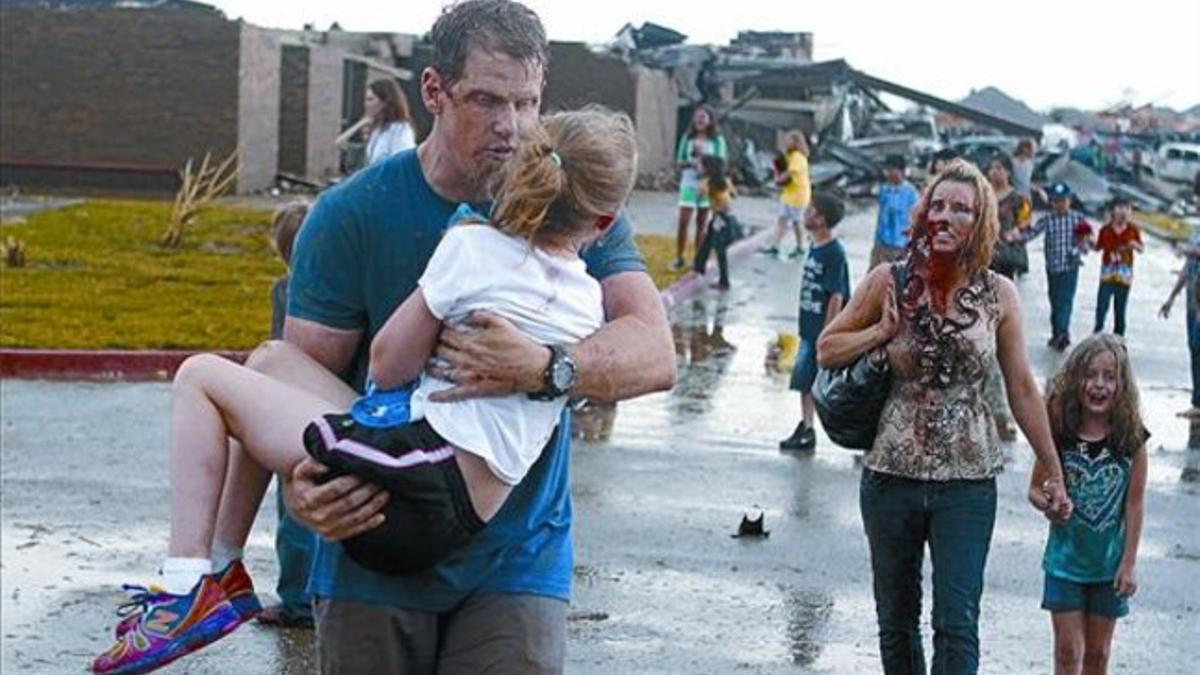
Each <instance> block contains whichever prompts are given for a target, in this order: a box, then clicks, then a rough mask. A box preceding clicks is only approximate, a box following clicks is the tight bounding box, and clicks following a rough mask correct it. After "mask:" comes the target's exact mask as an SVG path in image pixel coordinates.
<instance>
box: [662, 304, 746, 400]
mask: <svg viewBox="0 0 1200 675" xmlns="http://www.w3.org/2000/svg"><path fill="white" fill-rule="evenodd" d="M728 310H729V304H728V301H727V300H726V298H725V297H724V296H720V297H716V298H711V297H707V296H701V297H697V298H693V299H692V300H689V301H687V302H685V303H684V304H682V305H681V306H680V307H679V308H678V309H677V310H676V311H675V313H674V315H673V316H672V317H671V336H672V338H673V339H674V342H675V359H676V362H677V364H678V366H679V375H678V379H677V382H676V384H675V389H674V391H673V392H672V396H674V397H675V399H676V401H677V406H676V410H677V411H678V412H687V413H692V414H703V413H705V412H707V411H708V408H709V406H708V402H709V400H710V399H711V397H712V393H713V390H714V389H715V388H716V385H717V383H718V381H719V380H720V379H721V377H722V375H724V374H725V371H726V370H727V369H728V366H729V362H730V361H731V360H732V358H733V355H734V354H735V353H736V352H737V346H736V345H734V344H733V343H731V342H730V341H729V340H728V339H727V338H726V337H725V317H726V314H727V312H728Z"/></svg>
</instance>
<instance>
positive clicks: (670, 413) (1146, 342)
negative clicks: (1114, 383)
mask: <svg viewBox="0 0 1200 675" xmlns="http://www.w3.org/2000/svg"><path fill="white" fill-rule="evenodd" d="M668 196H669V195H668ZM639 201H640V200H639ZM653 203H655V204H658V203H659V202H657V201H655V202H653ZM663 203H664V204H665V206H661V207H654V208H655V209H658V210H657V211H654V212H657V213H662V212H667V213H669V212H670V210H671V207H670V202H669V201H667V202H663ZM647 212H650V211H649V209H648V211H647ZM655 222H656V223H657V222H658V221H657V217H656V220H655ZM668 223H669V224H670V223H673V221H668ZM872 224H873V214H872V213H870V212H867V213H862V214H856V215H852V216H851V217H849V218H848V219H847V220H846V222H844V223H843V224H842V226H841V227H840V228H839V231H840V233H841V235H842V236H843V238H844V240H845V242H846V246H847V248H848V251H849V253H850V265H851V279H852V282H853V283H858V282H859V281H860V280H861V278H862V276H863V274H864V273H865V270H866V257H867V252H868V248H869V242H870V237H871V232H872ZM643 227H648V225H642V224H639V229H642V228H643ZM1039 246H1040V245H1039ZM1147 247H1148V249H1149V251H1148V253H1147V255H1146V256H1145V257H1144V258H1142V259H1140V260H1139V262H1138V279H1137V281H1136V282H1135V286H1134V291H1133V302H1131V303H1130V305H1131V306H1130V332H1131V336H1130V340H1131V345H1132V348H1131V349H1132V352H1133V354H1134V360H1135V368H1136V371H1137V372H1138V375H1139V380H1140V384H1141V390H1142V396H1143V407H1144V409H1145V411H1146V413H1147V416H1148V426H1149V428H1150V430H1151V431H1152V432H1153V434H1154V436H1153V438H1152V439H1151V441H1150V485H1149V490H1148V495H1147V504H1146V508H1147V513H1148V516H1147V523H1146V529H1145V534H1144V539H1143V543H1142V555H1141V562H1140V564H1139V570H1138V572H1139V576H1140V580H1141V586H1142V590H1141V591H1139V593H1138V596H1137V598H1136V599H1135V600H1134V602H1133V614H1132V615H1131V616H1130V617H1129V618H1128V619H1126V620H1123V621H1122V622H1121V624H1120V626H1119V627H1118V629H1117V637H1116V640H1115V647H1114V658H1113V666H1112V672H1115V673H1124V672H1145V673H1155V675H1159V674H1167V675H1170V674H1173V673H1180V674H1182V673H1186V672H1191V671H1192V670H1193V668H1192V667H1191V665H1190V664H1192V663H1194V662H1195V661H1196V660H1197V657H1198V656H1200V648H1198V647H1197V646H1196V641H1195V635H1197V634H1200V615H1198V613H1197V612H1198V611H1200V598H1198V596H1197V593H1196V590H1195V579H1196V578H1197V577H1198V576H1200V532H1198V531H1197V528H1196V526H1195V514H1196V511H1197V506H1198V503H1197V502H1198V500H1200V485H1198V484H1197V483H1195V482H1189V480H1187V479H1185V478H1183V475H1184V474H1185V473H1187V475H1189V476H1193V475H1195V474H1196V473H1198V472H1200V426H1198V427H1197V428H1196V430H1195V433H1194V434H1193V435H1194V436H1195V437H1196V440H1195V442H1193V443H1192V445H1193V447H1195V448H1197V449H1195V450H1187V447H1188V445H1189V438H1188V432H1189V429H1188V427H1187V425H1186V424H1185V423H1183V422H1181V421H1178V420H1175V419H1174V418H1173V416H1172V414H1173V412H1174V411H1175V410H1177V409H1181V408H1183V407H1185V406H1186V401H1187V392H1186V390H1185V388H1186V387H1187V386H1188V374H1187V371H1186V353H1185V351H1184V346H1185V341H1184V337H1183V322H1182V320H1181V317H1180V316H1178V315H1177V316H1173V317H1172V320H1171V321H1169V322H1167V321H1160V320H1158V319H1157V318H1155V317H1154V316H1153V314H1154V312H1155V311H1157V307H1158V305H1159V304H1161V299H1162V296H1164V295H1165V294H1166V288H1167V287H1166V286H1165V284H1168V283H1169V277H1170V274H1171V273H1172V271H1173V270H1174V269H1177V268H1178V263H1177V260H1176V259H1175V258H1173V257H1172V256H1171V255H1170V254H1169V253H1168V252H1167V251H1166V250H1165V245H1163V244H1162V243H1161V242H1156V241H1152V242H1147ZM1030 258H1031V261H1032V262H1033V265H1034V269H1033V271H1032V273H1031V274H1030V275H1029V276H1028V277H1026V278H1025V280H1024V281H1023V282H1022V283H1021V284H1020V285H1019V286H1018V288H1019V290H1020V292H1021V296H1022V299H1023V302H1024V307H1025V309H1024V311H1025V313H1026V316H1025V325H1026V337H1027V343H1028V345H1029V347H1028V351H1029V353H1030V355H1031V357H1032V359H1033V361H1034V364H1035V368H1036V369H1037V374H1038V378H1039V381H1042V380H1043V379H1044V377H1045V375H1046V373H1047V372H1048V371H1049V369H1050V368H1052V367H1053V366H1054V364H1055V363H1057V359H1058V358H1060V357H1059V356H1058V355H1056V354H1054V353H1052V352H1050V351H1049V350H1047V349H1046V348H1045V347H1043V346H1042V345H1043V344H1044V342H1045V338H1046V331H1047V328H1046V324H1047V321H1046V300H1045V281H1044V277H1043V275H1042V272H1041V269H1042V267H1041V261H1042V256H1041V252H1040V248H1038V249H1036V250H1034V251H1031V255H1030ZM1095 261H1096V259H1095V258H1092V259H1090V260H1089V266H1088V267H1086V268H1085V270H1084V273H1083V275H1082V277H1081V280H1080V284H1079V287H1080V290H1079V295H1078V296H1077V300H1076V310H1075V325H1074V328H1075V334H1076V335H1077V336H1082V335H1083V334H1084V333H1085V332H1086V331H1087V329H1088V328H1089V327H1090V322H1091V315H1090V312H1091V310H1092V309H1093V307H1094V302H1095V301H1094V298H1095V287H1096V286H1095V284H1096V274H1097V270H1096V264H1095ZM799 272H800V265H799V263H798V262H790V263H789V262H782V261H775V260H767V259H765V258H763V257H759V256H750V257H747V258H743V259H742V260H741V261H739V262H736V263H734V265H733V270H732V275H731V276H732V279H733V284H734V288H733V290H732V291H731V292H730V293H728V294H724V295H720V294H716V293H712V292H707V291H705V292H703V293H701V294H700V295H698V296H696V297H694V298H692V299H690V300H687V301H685V302H683V303H681V304H680V306H679V308H678V309H677V311H676V312H675V314H674V317H673V318H674V321H675V325H674V328H673V332H674V335H675V338H676V349H677V352H678V363H679V368H680V375H679V384H678V386H677V387H676V389H675V390H674V391H673V392H670V393H663V394H656V395H653V396H647V397H644V398H641V399H638V400H635V401H631V402H628V403H624V404H622V405H621V406H620V407H619V408H618V410H617V412H616V420H615V429H614V431H613V435H612V437H611V438H610V439H609V440H608V441H605V442H595V443H585V442H576V444H575V447H574V450H573V453H574V454H573V469H572V471H573V494H574V496H575V519H576V529H575V543H576V561H575V562H576V586H575V596H574V601H573V603H572V614H571V617H572V618H571V621H570V625H569V642H568V646H567V667H566V672H568V673H571V674H572V675H576V674H582V675H612V674H613V673H680V674H684V673H686V674H688V675H692V674H696V673H715V674H726V673H743V672H744V673H817V672H821V673H835V674H837V675H842V674H847V673H848V674H856V673H877V672H879V666H878V661H877V654H878V651H877V646H876V638H875V623H874V617H873V612H874V610H873V605H872V600H871V590H870V577H869V568H868V563H867V549H866V540H865V538H864V536H863V534H862V525H861V522H860V519H859V515H858V508H857V499H858V492H857V483H858V476H859V472H860V466H859V463H858V461H857V455H856V454H855V453H850V452H847V451H844V450H841V449H838V448H835V447H832V446H830V445H829V444H828V443H827V442H826V441H825V439H824V437H823V436H822V437H821V438H820V445H819V447H818V449H817V451H816V452H815V454H811V455H795V454H784V453H780V452H779V451H778V450H777V449H776V443H777V442H778V440H779V439H780V438H782V437H783V436H785V435H787V434H788V433H789V432H790V431H791V429H792V427H793V425H794V424H795V421H796V416H797V415H798V410H799V402H798V397H797V395H796V394H793V393H791V392H788V391H787V378H786V377H785V376H783V375H766V374H764V373H763V367H762V364H763V357H764V354H765V349H766V343H767V341H768V340H769V339H771V338H772V337H773V336H774V335H775V333H776V332H777V331H780V330H789V331H792V330H795V324H796V312H797V309H796V298H797V290H798V286H799ZM730 346H732V347H734V348H735V349H733V350H731V349H730ZM169 397H170V388H169V385H166V384H162V383H145V384H120V383H114V384H79V383H51V382H30V381H16V380H5V381H3V383H2V386H0V409H2V410H3V425H4V426H3V430H2V433H0V468H2V472H0V509H2V511H3V521H2V524H0V556H2V558H3V566H2V567H0V586H2V588H3V593H2V594H0V634H2V635H3V636H4V638H3V641H2V643H0V670H3V672H5V673H7V672H21V673H34V674H38V675H40V674H43V673H44V674H46V675H50V674H58V673H62V672H78V671H82V670H83V669H84V668H85V667H86V665H87V663H88V662H89V660H90V658H91V657H92V656H94V655H95V653H97V652H98V651H99V650H100V649H102V648H103V647H104V646H106V645H105V639H104V636H105V634H106V632H107V631H108V630H109V629H110V628H111V626H112V624H113V623H114V621H115V617H114V616H113V615H112V613H111V610H112V608H113V607H115V606H116V603H117V602H119V600H120V597H121V595H120V593H119V584H120V583H122V582H130V581H142V580H145V575H146V573H147V572H148V571H149V570H152V569H153V567H154V565H156V564H157V563H158V562H159V561H160V559H161V556H162V554H163V551H164V550H165V543H166V536H167V528H168V519H167V516H168V513H167V511H168V499H169V494H168V488H167V456H166V452H165V443H166V439H167V434H168V415H167V413H168V408H169V401H170V398H169ZM1010 455H1011V456H1012V462H1011V464H1010V466H1009V470H1008V471H1006V472H1005V473H1004V474H1003V475H1002V476H1001V477H1000V479H999V482H998V486H999V493H1000V504H999V509H998V515H997V524H996V533H995V536H994V538H993V544H992V553H991V558H990V562H989V566H988V576H987V591H986V593H985V595H984V602H983V617H982V622H981V641H982V650H983V662H982V672H985V673H1017V672H1033V673H1042V672H1049V671H1050V669H1051V668H1050V659H1051V634H1050V628H1049V620H1048V618H1047V617H1046V615H1045V613H1044V612H1042V611H1041V610H1039V609H1038V602H1039V598H1040V590H1041V573H1040V568H1039V565H1040V557H1041V550H1042V546H1043V543H1044V541H1045V524H1044V522H1043V521H1042V520H1040V517H1039V516H1037V515H1036V514H1035V513H1033V512H1032V511H1031V510H1030V509H1029V508H1028V507H1027V506H1026V505H1025V502H1024V497H1023V495H1024V492H1025V481H1026V479H1027V476H1028V471H1029V467H1030V459H1031V453H1030V451H1029V449H1028V447H1027V446H1026V445H1024V444H1018V445H1014V446H1013V447H1012V448H1011V449H1010ZM1192 480H1194V479H1192ZM273 509H274V499H272V498H271V497H270V496H268V498H267V499H266V500H264V508H263V510H262V512H261V513H260V516H259V520H258V522H257V526H256V529H255V531H254V533H253V534H252V536H251V540H250V542H249V545H248V547H247V557H248V564H249V566H250V568H251V572H252V574H253V575H254V576H255V578H256V579H257V580H258V582H259V591H260V592H261V593H263V594H269V593H270V592H271V590H272V587H273V585H274V579H275V569H274V554H273V536H274V523H275V513H274V510H273ZM759 510H762V511H764V512H765V513H766V528H767V529H768V530H769V531H770V532H771V536H770V537H769V538H768V539H766V540H752V539H751V540H748V539H733V538H731V537H730V536H729V535H730V534H732V533H733V532H735V531H736V528H737V525H738V522H739V520H740V519H741V517H742V515H743V513H747V512H751V513H752V514H753V513H756V512H757V511H759ZM925 597H926V602H927V604H926V607H928V600H929V598H930V597H931V596H930V595H929V593H928V591H927V592H926V596H925ZM926 616H928V609H926ZM925 634H926V639H927V642H928V639H929V635H930V633H929V630H928V625H927V621H926V626H925ZM313 656H314V654H313V644H312V637H311V633H305V632H298V631H288V632H283V633H280V632H277V631H271V630H266V629H263V628H260V627H258V626H256V625H249V626H246V627H244V628H242V629H240V630H239V631H238V632H237V634H235V635H232V636H230V637H229V638H228V639H226V640H223V641H222V643H221V644H220V645H217V646H215V647H214V648H212V649H209V650H206V651H205V652H202V653H200V654H197V655H193V656H189V657H187V658H186V659H184V660H183V661H181V662H180V664H179V665H176V666H174V667H172V668H168V669H166V670H164V671H163V672H164V673H192V674H196V675H208V674H213V675H218V674H220V675H224V674H226V673H238V674H239V675H269V674H279V673H311V672H314V666H313Z"/></svg>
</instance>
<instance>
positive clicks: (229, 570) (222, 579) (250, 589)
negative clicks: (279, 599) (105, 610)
mask: <svg viewBox="0 0 1200 675" xmlns="http://www.w3.org/2000/svg"><path fill="white" fill-rule="evenodd" d="M217 583H218V584H219V585H220V586H221V590H223V591H225V597H226V598H229V604H231V605H233V611H235V612H237V613H238V616H240V617H242V620H243V621H249V620H250V619H253V618H254V617H256V616H258V613H259V612H261V611H262V605H261V604H259V602H258V596H257V595H255V594H254V582H253V581H251V580H250V574H249V573H248V572H246V566H245V565H243V564H242V561H241V560H234V561H233V562H231V563H229V564H228V565H226V566H225V569H223V570H221V571H220V572H217ZM125 590H126V591H127V592H129V593H130V594H131V595H132V596H133V599H131V600H130V602H127V603H125V604H123V605H121V606H120V607H118V608H117V614H118V615H121V616H124V617H125V618H123V619H121V621H120V623H118V624H117V627H116V628H115V629H113V637H117V638H119V637H121V636H122V635H124V634H125V633H127V632H129V631H130V630H132V629H133V627H134V626H137V624H138V621H141V619H142V611H143V610H144V609H145V603H144V602H142V601H141V600H139V599H138V598H141V597H145V596H149V595H155V594H159V593H162V592H163V589H161V588H159V587H158V586H151V587H150V588H146V587H145V586H132V585H126V586H125Z"/></svg>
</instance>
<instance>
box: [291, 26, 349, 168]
mask: <svg viewBox="0 0 1200 675" xmlns="http://www.w3.org/2000/svg"><path fill="white" fill-rule="evenodd" d="M344 56H345V54H344V52H342V51H341V50H340V49H335V48H330V47H322V46H319V45H285V46H284V47H283V48H282V51H281V67H280V85H279V86H280V91H279V160H278V161H279V170H280V171H281V172H284V173H288V174H292V175H294V176H300V177H302V178H305V179H307V180H310V181H314V182H320V181H323V180H327V179H329V178H332V177H333V176H334V175H336V174H337V171H338V150H337V146H336V145H335V143H334V140H335V139H336V138H337V136H338V134H339V133H340V132H341V122H342V70H343V65H342V64H343V59H344Z"/></svg>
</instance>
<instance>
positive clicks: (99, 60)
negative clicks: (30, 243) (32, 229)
mask: <svg viewBox="0 0 1200 675" xmlns="http://www.w3.org/2000/svg"><path fill="white" fill-rule="evenodd" d="M0 61H2V62H3V64H4V67H3V68H0V99H2V100H3V103H4V104H3V106H0V162H3V163H24V164H31V165H38V164H48V165H60V166H76V167H104V166H110V165H119V166H121V167H123V168H125V169H129V168H136V167H143V168H146V169H159V170H162V169H166V170H171V169H178V168H181V167H182V166H183V165H184V163H185V162H186V161H187V160H188V158H194V159H196V160H197V161H199V160H200V158H201V157H203V156H204V154H205V153H206V152H211V153H212V155H213V157H214V158H216V159H219V158H223V157H225V156H226V155H228V154H229V153H230V152H232V151H233V150H234V149H237V150H238V151H239V152H240V154H241V161H242V168H241V171H240V173H239V178H238V189H239V190H240V191H247V190H253V189H258V188H261V187H265V186H266V185H269V184H270V182H271V181H272V180H273V179H274V175H275V170H276V169H275V167H276V162H277V157H276V154H277V149H276V144H277V142H278V114H279V111H278V108H279V100H278V96H279V93H278V90H279V74H278V71H279V51H278V45H277V44H276V43H275V41H274V39H273V38H272V37H271V36H270V34H269V33H268V32H267V31H264V30H262V29H258V28H255V27H253V26H248V25H245V24H242V23H240V22H235V21H229V20H228V19H225V18H224V17H223V16H222V15H221V14H220V13H218V12H215V11H207V10H181V9H137V10H130V9H115V8H111V7H109V8H73V9H66V10H64V9H57V8H50V7H41V6H12V5H3V6H0ZM117 175H119V176H123V177H124V178H123V179H122V180H125V181H127V182H129V185H128V187H134V188H137V187H142V186H140V185H139V183H138V175H139V173H138V172H137V171H128V170H126V171H124V172H118V173H117ZM159 183H161V181H159Z"/></svg>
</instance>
